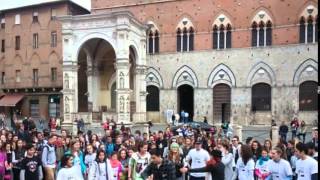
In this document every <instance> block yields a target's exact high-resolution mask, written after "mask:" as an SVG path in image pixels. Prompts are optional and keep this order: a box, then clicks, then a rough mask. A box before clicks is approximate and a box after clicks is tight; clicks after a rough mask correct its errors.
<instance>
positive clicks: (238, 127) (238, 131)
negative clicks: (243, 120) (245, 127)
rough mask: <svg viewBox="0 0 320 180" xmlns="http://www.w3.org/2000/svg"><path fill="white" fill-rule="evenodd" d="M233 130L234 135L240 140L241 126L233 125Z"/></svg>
mask: <svg viewBox="0 0 320 180" xmlns="http://www.w3.org/2000/svg"><path fill="white" fill-rule="evenodd" d="M234 129H235V132H234V135H237V136H239V140H240V141H242V126H241V125H235V128H234Z"/></svg>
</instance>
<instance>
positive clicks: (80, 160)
mask: <svg viewBox="0 0 320 180" xmlns="http://www.w3.org/2000/svg"><path fill="white" fill-rule="evenodd" d="M65 154H71V155H72V156H73V166H76V167H77V169H78V173H81V174H82V175H84V174H85V173H86V166H85V164H84V155H83V152H82V151H81V149H80V142H79V141H77V140H74V141H73V142H72V143H71V151H67V152H66V153H65Z"/></svg>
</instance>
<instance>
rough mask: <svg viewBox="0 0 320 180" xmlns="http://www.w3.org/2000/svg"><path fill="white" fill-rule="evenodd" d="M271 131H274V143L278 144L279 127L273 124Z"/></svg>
mask: <svg viewBox="0 0 320 180" xmlns="http://www.w3.org/2000/svg"><path fill="white" fill-rule="evenodd" d="M271 131H272V137H271V138H272V139H271V141H272V144H273V145H276V144H277V143H278V141H279V127H278V126H272V127H271Z"/></svg>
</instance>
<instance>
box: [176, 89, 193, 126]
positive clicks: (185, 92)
mask: <svg viewBox="0 0 320 180" xmlns="http://www.w3.org/2000/svg"><path fill="white" fill-rule="evenodd" d="M193 96H194V90H193V87H192V86H190V85H187V84H184V85H181V86H179V87H178V110H179V112H181V111H182V110H184V111H185V112H188V113H189V120H190V119H193V115H194V108H193V104H194V103H193V102H194V99H193Z"/></svg>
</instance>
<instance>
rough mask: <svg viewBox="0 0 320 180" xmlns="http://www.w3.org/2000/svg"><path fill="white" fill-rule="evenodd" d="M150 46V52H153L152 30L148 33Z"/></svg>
mask: <svg viewBox="0 0 320 180" xmlns="http://www.w3.org/2000/svg"><path fill="white" fill-rule="evenodd" d="M148 36H149V37H148V47H149V54H153V38H154V37H153V33H152V31H150V32H149V35H148Z"/></svg>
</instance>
